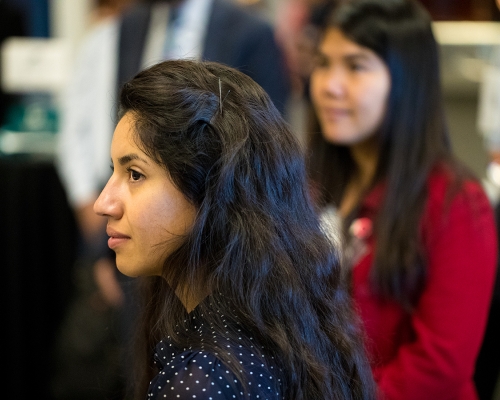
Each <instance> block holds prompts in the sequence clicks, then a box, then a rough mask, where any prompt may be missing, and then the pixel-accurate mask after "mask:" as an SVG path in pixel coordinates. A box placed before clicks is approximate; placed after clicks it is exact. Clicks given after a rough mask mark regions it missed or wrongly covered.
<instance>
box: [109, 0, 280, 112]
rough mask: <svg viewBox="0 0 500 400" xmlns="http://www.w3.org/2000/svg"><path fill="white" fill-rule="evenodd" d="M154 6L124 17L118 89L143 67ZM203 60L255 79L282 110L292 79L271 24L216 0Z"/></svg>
mask: <svg viewBox="0 0 500 400" xmlns="http://www.w3.org/2000/svg"><path fill="white" fill-rule="evenodd" d="M150 15H151V6H150V5H148V4H138V5H137V6H135V7H132V8H131V9H129V10H128V11H127V12H126V13H125V14H124V15H123V17H122V20H121V26H120V44H119V52H120V54H119V65H118V88H120V87H121V85H122V84H123V83H124V82H126V81H127V80H129V79H130V78H132V77H133V76H134V75H135V74H136V73H137V72H139V70H140V66H141V57H142V54H143V48H144V45H145V42H146V35H147V31H148V25H149V21H150ZM202 59H203V60H206V61H218V62H221V63H224V64H226V65H229V66H231V67H234V68H237V69H239V70H240V71H242V72H244V73H246V74H247V75H249V76H250V77H251V78H253V79H254V80H255V81H256V82H257V83H258V84H260V85H261V86H262V87H263V88H264V90H265V91H266V92H267V93H268V94H269V96H270V97H271V100H272V101H273V103H274V104H275V106H276V107H277V108H278V110H280V111H281V112H282V113H283V112H284V109H285V105H286V101H287V99H288V95H289V93H290V85H289V78H288V75H287V72H286V69H285V64H284V60H283V56H282V53H281V50H280V49H279V48H278V46H277V44H276V42H275V40H274V32H273V29H272V27H271V25H270V24H269V23H267V22H265V21H264V20H262V19H261V18H259V17H258V16H257V15H255V14H252V13H251V12H249V11H247V10H246V9H244V8H242V7H241V6H238V5H236V4H233V3H231V2H229V1H227V0H214V2H213V6H212V11H211V15H210V18H209V21H208V27H207V34H206V37H205V40H204V48H203V56H202Z"/></svg>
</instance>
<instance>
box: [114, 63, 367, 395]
mask: <svg viewBox="0 0 500 400" xmlns="http://www.w3.org/2000/svg"><path fill="white" fill-rule="evenodd" d="M120 103H121V111H120V114H121V115H124V114H125V113H132V115H133V116H134V120H135V125H134V131H135V133H136V140H137V144H138V146H140V147H141V148H142V149H143V150H144V151H145V152H146V153H147V154H148V155H149V156H151V157H152V158H153V159H154V160H155V161H156V162H157V163H158V164H159V165H162V166H164V167H165V169H166V170H167V171H168V174H169V176H170V177H171V179H172V182H173V183H174V184H175V185H176V186H177V188H178V189H179V190H180V191H181V192H182V193H183V194H184V196H185V197H186V198H187V199H188V200H189V201H190V202H192V204H194V205H195V206H196V208H197V210H198V212H197V216H196V220H195V223H194V226H193V228H192V230H191V231H190V232H189V233H188V234H187V235H186V237H185V238H184V240H183V244H182V245H181V246H180V247H179V248H178V250H177V251H175V252H174V253H173V254H171V255H170V256H168V257H167V259H166V260H165V262H164V274H163V275H164V276H163V277H147V278H141V279H143V282H142V284H143V285H142V293H143V295H144V300H145V301H144V309H143V310H142V312H141V314H142V323H141V327H140V330H139V342H138V349H139V353H138V358H139V360H142V362H141V363H137V366H138V368H139V370H140V371H139V375H140V377H139V381H138V383H137V393H139V394H138V398H143V397H144V393H145V391H146V388H147V384H148V382H149V381H150V379H151V378H152V374H154V373H155V371H154V369H153V366H152V352H153V349H154V346H155V344H156V343H157V342H158V341H159V340H161V339H162V338H164V337H166V336H167V335H168V336H170V338H171V339H172V340H173V341H175V342H176V344H178V345H179V346H181V347H182V346H191V347H196V346H197V345H200V346H201V342H200V337H199V336H198V335H197V334H191V333H190V332H189V331H188V332H184V330H182V329H180V330H179V329H176V327H178V326H182V324H183V323H184V320H185V319H186V310H185V309H184V307H183V306H182V304H181V303H180V301H179V300H178V299H177V297H176V295H175V292H176V290H177V289H179V288H186V287H189V288H190V290H191V291H192V292H194V293H207V292H208V293H211V294H217V295H218V296H219V297H220V298H223V299H224V301H223V302H220V303H219V304H220V307H221V309H220V314H223V315H224V317H225V318H226V321H227V320H228V319H229V321H230V322H231V321H232V320H234V321H239V324H240V325H243V326H244V327H245V330H247V331H248V332H250V333H251V334H252V336H253V338H254V341H255V340H256V341H257V342H258V343H259V344H261V345H262V346H264V347H265V349H266V351H267V352H270V353H271V355H272V356H273V357H274V360H276V363H277V366H278V368H276V369H275V371H279V372H277V374H278V375H279V376H278V378H279V379H281V381H282V382H283V388H284V389H283V390H284V392H283V397H284V398H286V399H297V400H298V399H315V400H316V399H370V398H373V397H374V391H373V381H372V377H371V372H370V368H369V364H368V362H367V359H366V356H365V352H364V348H363V344H362V342H363V340H362V337H361V333H360V329H359V323H358V321H357V319H356V316H355V314H354V313H353V309H352V305H351V301H350V298H349V296H348V291H347V290H346V288H345V287H344V286H343V284H342V283H341V279H340V267H339V255H338V253H337V249H336V248H335V247H334V246H332V244H331V242H330V241H329V240H328V239H327V238H326V237H325V235H324V233H323V232H322V230H321V226H320V223H319V221H318V217H317V210H316V209H315V208H314V206H313V203H312V201H311V199H310V195H309V191H308V186H307V180H306V179H307V178H306V171H305V165H304V154H303V152H302V150H301V148H300V145H299V144H298V142H297V140H296V138H295V136H294V135H293V133H291V131H290V129H289V127H288V126H287V124H286V122H285V121H284V120H283V118H282V117H281V115H280V113H279V112H278V111H277V109H276V108H275V107H274V105H273V104H272V102H271V101H270V99H269V97H268V95H267V94H266V93H265V92H264V91H263V89H262V88H261V87H260V86H258V85H257V84H256V83H255V82H254V81H253V80H252V79H250V78H249V77H248V76H246V75H244V74H242V73H240V72H238V71H237V70H235V69H232V68H229V67H227V66H224V65H222V64H218V63H209V62H194V61H188V60H184V61H180V60H179V61H166V62H162V63H159V64H157V65H155V66H153V67H151V68H149V69H147V70H145V71H143V72H140V73H139V74H137V75H136V76H135V77H134V78H133V79H132V80H131V81H129V82H128V83H126V84H125V85H124V87H123V90H122V91H121V96H120ZM167 282H168V284H167ZM204 307H207V302H201V303H200V304H199V305H198V308H200V312H201V313H203V314H204V315H205V316H207V318H210V321H209V322H210V323H211V324H212V325H213V326H214V327H215V329H216V330H218V332H219V333H221V334H224V335H226V336H227V335H229V337H230V338H233V339H235V340H236V339H237V333H236V332H234V333H232V332H229V333H226V330H227V328H225V327H224V325H225V323H224V322H223V321H222V319H220V317H219V316H220V314H218V313H209V312H208V311H209V310H206V312H204V311H205V309H204ZM179 331H180V332H182V333H181V334H178V333H177V332H179ZM217 346H219V344H218V343H207V342H204V347H205V349H206V350H212V351H213V352H215V353H217V354H218V356H219V357H220V359H221V360H222V361H223V362H224V363H225V365H226V366H227V367H228V368H230V369H231V370H232V372H233V373H234V374H235V375H236V376H238V377H241V374H240V373H239V371H238V370H236V369H235V368H234V367H232V366H235V365H236V364H237V362H235V360H234V359H233V358H232V357H233V356H232V355H229V354H227V352H225V351H222V349H221V348H218V347H217Z"/></svg>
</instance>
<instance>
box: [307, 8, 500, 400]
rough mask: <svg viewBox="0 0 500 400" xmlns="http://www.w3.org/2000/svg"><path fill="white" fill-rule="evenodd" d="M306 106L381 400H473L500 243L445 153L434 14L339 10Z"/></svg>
mask: <svg viewBox="0 0 500 400" xmlns="http://www.w3.org/2000/svg"><path fill="white" fill-rule="evenodd" d="M311 98H312V102H313V105H314V108H315V112H316V113H315V115H314V117H315V118H317V123H318V129H317V130H316V131H314V132H312V133H311V138H310V153H309V171H310V174H311V178H312V182H313V191H314V193H315V196H316V197H317V200H318V203H319V204H320V206H322V207H323V208H324V213H323V217H324V223H325V229H331V232H332V235H335V237H336V240H339V239H338V236H340V237H341V238H342V239H341V240H343V242H344V245H345V257H346V260H345V268H346V278H347V279H348V280H349V282H350V284H351V286H352V295H353V297H354V301H355V305H356V307H357V309H358V311H359V314H360V316H361V318H362V320H363V322H364V328H365V334H366V337H367V340H366V345H367V348H368V352H369V355H370V358H371V363H372V370H373V374H374V378H375V381H376V382H377V385H378V390H379V393H380V399H385V400H412V399H415V400H422V399H426V400H442V399H450V400H452V399H453V400H476V399H477V398H478V395H477V392H476V388H475V385H474V381H473V375H474V366H475V362H476V357H477V355H478V352H479V348H480V345H481V341H482V339H483V334H484V330H485V326H486V321H487V315H488V309H489V306H490V301H491V297H492V291H493V283H494V279H495V270H496V263H497V252H498V250H497V234H496V228H495V221H494V215H493V210H492V207H491V204H490V202H489V200H488V198H487V196H486V194H485V192H484V190H483V188H482V186H481V184H480V182H479V181H478V180H477V179H476V178H475V177H474V176H473V175H472V173H471V172H470V171H468V170H467V169H466V167H465V166H464V165H462V163H461V162H459V161H458V160H457V158H456V157H455V156H454V154H453V153H452V150H451V148H450V140H449V137H448V128H447V124H446V121H445V115H444V111H443V101H442V97H441V82H440V69H439V60H438V46H437V43H436V40H435V38H434V36H433V32H432V27H431V19H430V16H429V14H428V13H427V12H426V10H425V9H424V8H423V7H422V6H421V5H420V4H419V3H418V2H416V1H413V0H352V1H348V2H345V3H340V4H339V6H338V8H336V9H335V10H334V12H333V13H332V14H331V15H330V17H329V19H328V20H327V24H326V28H325V30H324V32H323V34H322V36H321V39H320V41H319V46H318V49H317V59H316V66H315V68H314V70H313V73H312V76H311Z"/></svg>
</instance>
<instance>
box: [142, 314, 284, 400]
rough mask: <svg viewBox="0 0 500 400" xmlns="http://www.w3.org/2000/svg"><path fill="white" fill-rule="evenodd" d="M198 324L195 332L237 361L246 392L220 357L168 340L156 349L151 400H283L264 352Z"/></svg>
mask: <svg viewBox="0 0 500 400" xmlns="http://www.w3.org/2000/svg"><path fill="white" fill-rule="evenodd" d="M197 322H198V323H197V326H194V327H193V328H194V329H196V330H197V331H198V332H199V334H200V336H201V337H202V338H203V341H204V342H207V341H208V340H213V341H217V340H218V341H219V343H221V344H222V345H223V348H224V349H227V351H228V352H231V353H233V355H234V356H235V357H236V359H237V360H238V362H239V364H240V367H241V370H240V371H242V374H243V376H244V379H245V380H246V391H244V389H243V385H242V384H241V382H239V381H238V380H237V379H236V377H235V375H234V374H233V373H232V372H231V370H230V369H228V368H226V366H225V365H224V364H223V363H222V362H221V361H220V359H219V358H218V357H217V354H213V353H210V352H207V351H205V349H204V348H199V349H194V348H184V349H179V348H176V347H175V346H174V344H172V343H171V341H170V340H169V338H166V339H164V340H162V341H160V343H158V345H157V346H156V353H155V363H156V365H157V366H158V367H159V369H160V372H159V373H158V374H157V375H156V377H155V378H154V379H153V380H152V381H151V382H150V386H149V391H148V399H155V400H159V399H184V400H187V399H204V400H226V399H227V400H229V399H258V400H266V399H267V400H281V399H282V396H281V392H282V390H281V383H280V381H279V379H277V378H275V377H274V376H273V374H272V370H273V369H274V367H273V366H272V363H269V364H268V363H267V362H266V356H265V353H264V352H262V351H260V352H255V348H254V346H245V345H243V344H242V343H243V341H242V343H237V342H236V343H235V342H234V341H233V342H231V341H230V340H229V339H228V338H224V337H221V336H220V335H215V334H214V331H213V329H212V328H211V327H210V326H207V325H206V324H205V325H204V324H203V323H202V322H201V321H200V320H198V321H197ZM240 339H241V338H240ZM250 339H251V338H250ZM247 343H248V338H247ZM269 365H270V366H269Z"/></svg>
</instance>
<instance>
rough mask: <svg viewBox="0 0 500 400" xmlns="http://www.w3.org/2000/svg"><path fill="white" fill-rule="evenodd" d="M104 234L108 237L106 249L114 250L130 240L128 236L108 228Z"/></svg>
mask: <svg viewBox="0 0 500 400" xmlns="http://www.w3.org/2000/svg"><path fill="white" fill-rule="evenodd" d="M106 233H107V235H108V236H109V239H108V247H109V248H110V249H115V248H117V247H118V246H120V245H122V244H123V243H125V242H126V241H127V240H129V239H130V236H127V235H124V234H123V233H120V232H118V231H115V230H114V229H112V228H109V227H108V228H107V229H106Z"/></svg>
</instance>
